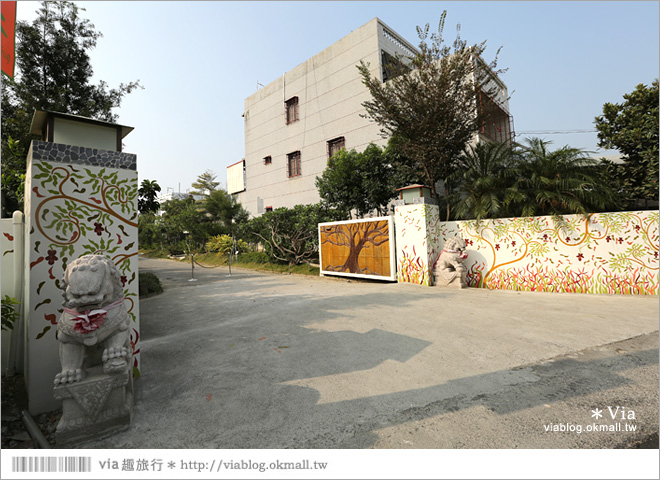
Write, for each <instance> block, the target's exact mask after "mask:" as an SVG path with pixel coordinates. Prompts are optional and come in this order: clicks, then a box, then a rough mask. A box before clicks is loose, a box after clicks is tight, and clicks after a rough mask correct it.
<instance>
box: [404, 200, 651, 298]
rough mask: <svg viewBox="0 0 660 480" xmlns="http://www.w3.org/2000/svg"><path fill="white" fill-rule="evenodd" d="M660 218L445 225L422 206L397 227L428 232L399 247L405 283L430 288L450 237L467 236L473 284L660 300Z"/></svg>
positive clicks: (412, 233)
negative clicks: (659, 291)
mask: <svg viewBox="0 0 660 480" xmlns="http://www.w3.org/2000/svg"><path fill="white" fill-rule="evenodd" d="M659 217H660V216H659V214H658V212H657V211H641V212H615V213H598V214H592V215H589V216H587V217H585V216H581V215H566V216H563V217H533V218H505V219H494V220H482V221H481V222H477V221H460V222H441V221H440V220H439V215H438V211H437V208H435V209H434V208H433V207H432V206H429V205H419V206H415V208H414V209H409V211H408V212H407V214H405V215H401V221H400V222H399V223H397V228H399V226H400V225H401V227H402V228H403V229H404V232H405V234H407V235H408V236H409V237H416V236H419V235H420V234H422V232H424V233H423V238H415V239H414V240H413V241H408V242H407V243H406V242H404V245H403V246H402V247H398V250H399V251H400V253H401V255H400V256H399V257H398V259H397V260H398V263H399V268H400V269H401V270H400V272H399V281H412V283H419V284H420V285H428V284H429V279H428V277H429V276H430V271H431V269H432V267H433V263H434V262H435V261H436V260H437V256H438V255H439V252H440V249H441V246H442V245H443V244H444V241H445V239H447V238H450V237H453V236H455V235H460V236H461V237H463V238H464V239H465V241H466V243H467V248H468V250H467V251H468V254H469V256H468V260H467V261H466V263H465V265H466V266H467V267H468V283H469V285H470V286H472V287H480V288H490V289H507V290H519V291H543V292H575V293H611V294H638V295H658V284H659V282H658V220H659ZM397 221H399V217H397ZM405 234H402V235H401V237H402V239H405V237H406V235H405ZM398 240H399V238H398V237H397V241H398ZM411 240H412V238H411ZM415 248H416V250H415ZM420 249H423V250H425V251H424V252H423V253H422V255H420V254H419V252H418V251H419V250H420Z"/></svg>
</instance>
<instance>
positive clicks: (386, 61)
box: [380, 50, 410, 83]
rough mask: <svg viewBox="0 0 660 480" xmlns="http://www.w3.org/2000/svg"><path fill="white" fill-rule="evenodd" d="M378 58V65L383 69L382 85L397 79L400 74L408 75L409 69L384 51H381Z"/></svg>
mask: <svg viewBox="0 0 660 480" xmlns="http://www.w3.org/2000/svg"><path fill="white" fill-rule="evenodd" d="M380 58H381V60H380V63H381V65H382V67H383V83H385V82H387V81H388V80H392V79H393V78H396V77H398V76H399V75H401V74H402V73H408V72H409V71H410V68H409V67H407V66H406V65H405V64H404V63H403V62H401V60H399V59H398V58H397V57H395V56H393V55H390V54H389V53H387V52H386V51H385V50H381V56H380Z"/></svg>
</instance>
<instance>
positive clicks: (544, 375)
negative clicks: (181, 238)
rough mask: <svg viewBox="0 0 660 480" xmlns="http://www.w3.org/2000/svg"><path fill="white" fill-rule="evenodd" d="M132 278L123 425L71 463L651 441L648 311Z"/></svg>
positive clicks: (150, 264) (454, 294) (282, 282)
mask: <svg viewBox="0 0 660 480" xmlns="http://www.w3.org/2000/svg"><path fill="white" fill-rule="evenodd" d="M140 269H141V271H150V272H154V273H156V274H158V275H159V276H160V278H161V281H162V282H163V284H164V286H165V293H163V294H160V295H156V296H153V297H150V298H145V299H142V300H141V302H140V314H141V341H142V347H141V348H142V350H141V351H142V376H141V378H140V379H139V380H137V382H136V402H135V409H134V422H133V426H132V428H131V429H130V430H129V431H127V432H124V433H120V434H117V435H115V436H113V437H111V438H108V439H105V440H100V441H96V442H88V443H86V444H84V445H79V447H84V448H150V449H151V448H154V449H164V448H245V449H252V448H612V447H619V446H624V445H629V444H631V443H633V442H635V441H636V440H639V439H641V438H646V437H648V435H650V434H652V433H655V434H657V432H658V305H659V304H658V298H657V297H640V296H609V295H580V294H545V293H516V292H510V291H489V290H483V289H465V290H446V289H439V288H428V287H419V286H415V285H407V284H394V283H377V282H357V281H355V280H353V281H350V282H349V281H347V280H346V279H345V278H318V277H303V276H295V275H294V276H288V275H279V274H267V273H258V272H253V271H247V270H238V269H233V271H232V273H233V274H232V275H231V276H229V274H228V270H227V268H226V267H221V268H215V269H201V268H195V271H194V274H195V277H196V278H197V279H198V281H196V282H189V281H188V280H189V279H190V277H191V269H190V264H184V263H178V262H174V261H168V260H152V259H140ZM608 407H610V409H608ZM617 407H618V409H617ZM595 411H600V412H601V415H600V416H597V415H596V416H594V415H595V413H594V412H595ZM630 412H633V413H632V415H631V413H630ZM631 416H632V417H634V418H631ZM612 417H615V418H612ZM617 425H618V427H617ZM589 428H590V429H591V430H590V431H589V430H588V429H589ZM617 428H618V430H617ZM633 428H634V431H633ZM578 430H581V432H580V433H578ZM595 430H597V431H595ZM605 430H607V431H605Z"/></svg>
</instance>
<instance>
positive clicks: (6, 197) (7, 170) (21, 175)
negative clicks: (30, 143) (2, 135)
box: [2, 137, 25, 217]
mask: <svg viewBox="0 0 660 480" xmlns="http://www.w3.org/2000/svg"><path fill="white" fill-rule="evenodd" d="M24 190H25V156H24V155H23V149H22V148H21V146H20V144H19V142H18V141H17V140H14V139H13V138H11V137H8V138H7V144H6V147H5V148H3V149H2V217H10V216H11V215H12V213H13V212H14V211H15V210H20V209H21V207H22V205H23V197H24Z"/></svg>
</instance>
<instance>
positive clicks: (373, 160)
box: [316, 143, 398, 218]
mask: <svg viewBox="0 0 660 480" xmlns="http://www.w3.org/2000/svg"><path fill="white" fill-rule="evenodd" d="M396 180H397V179H396V178H395V177H394V176H393V168H392V165H391V163H390V162H389V160H388V158H387V155H386V154H385V152H384V151H383V149H382V148H380V147H379V146H378V145H375V144H373V143H372V144H370V145H369V146H368V147H367V148H366V149H365V150H364V152H362V153H358V152H356V151H355V150H351V151H347V150H340V151H339V152H338V153H336V154H335V155H334V156H333V157H332V158H331V159H330V160H329V161H328V167H327V168H326V169H325V171H324V172H323V174H322V175H321V176H320V177H317V178H316V188H318V191H319V195H320V197H321V199H322V200H323V201H325V202H326V203H327V204H328V205H330V206H331V207H333V208H336V209H338V210H341V211H343V212H351V211H355V213H356V214H357V217H358V218H360V217H362V216H364V215H366V214H368V213H369V212H372V211H373V210H376V211H377V212H378V214H379V215H382V214H384V212H385V208H386V207H387V204H388V202H389V201H390V200H392V199H393V198H394V197H395V195H396V187H397V186H398V185H396V184H395V183H394V182H396Z"/></svg>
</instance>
